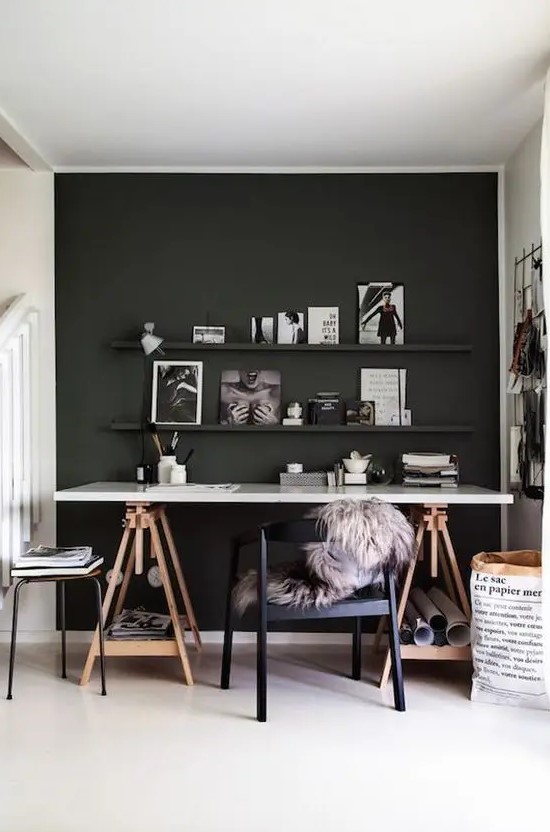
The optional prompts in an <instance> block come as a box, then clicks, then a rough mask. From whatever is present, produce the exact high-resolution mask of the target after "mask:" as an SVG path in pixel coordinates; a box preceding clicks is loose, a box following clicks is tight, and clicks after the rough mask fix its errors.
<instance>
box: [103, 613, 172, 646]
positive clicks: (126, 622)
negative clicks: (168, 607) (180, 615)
mask: <svg viewBox="0 0 550 832" xmlns="http://www.w3.org/2000/svg"><path fill="white" fill-rule="evenodd" d="M171 631H172V621H171V619H170V616H169V615H161V614H160V613H156V612H147V611H146V610H142V609H137V610H122V612H121V613H120V615H117V616H116V618H115V619H114V620H113V623H112V624H111V626H110V627H109V630H108V635H109V636H110V638H112V639H124V640H126V639H135V640H140V639H147V640H150V639H164V638H167V637H168V636H169V635H170V633H171Z"/></svg>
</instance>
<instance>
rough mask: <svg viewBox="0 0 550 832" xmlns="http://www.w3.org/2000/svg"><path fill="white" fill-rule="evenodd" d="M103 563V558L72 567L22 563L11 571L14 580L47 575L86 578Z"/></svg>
mask: <svg viewBox="0 0 550 832" xmlns="http://www.w3.org/2000/svg"><path fill="white" fill-rule="evenodd" d="M102 563H103V558H97V557H93V556H92V557H91V558H90V559H89V560H88V562H87V563H85V564H82V565H81V566H70V565H67V564H65V565H62V566H54V565H52V564H50V563H48V564H42V565H38V566H37V565H36V564H35V565H26V564H25V565H22V564H21V561H19V562H18V563H16V565H15V566H14V567H13V569H12V570H11V574H12V577H13V578H39V577H46V576H47V575H61V576H62V577H63V576H66V577H70V576H71V575H72V576H84V575H89V574H90V572H93V571H94V569H97V568H98V566H101V564H102Z"/></svg>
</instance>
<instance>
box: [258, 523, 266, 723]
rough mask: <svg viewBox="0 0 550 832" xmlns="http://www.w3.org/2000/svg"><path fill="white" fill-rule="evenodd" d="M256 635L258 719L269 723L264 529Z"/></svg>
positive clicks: (259, 573)
mask: <svg viewBox="0 0 550 832" xmlns="http://www.w3.org/2000/svg"><path fill="white" fill-rule="evenodd" d="M257 628H258V629H257V634H256V651H257V653H256V665H257V666H256V719H257V720H258V722H266V721H267V541H266V536H265V532H264V531H263V529H262V532H261V536H260V546H259V563H258V624H257Z"/></svg>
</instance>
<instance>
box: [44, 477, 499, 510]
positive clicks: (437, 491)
mask: <svg viewBox="0 0 550 832" xmlns="http://www.w3.org/2000/svg"><path fill="white" fill-rule="evenodd" d="M343 497H346V498H348V497H351V498H356V499H363V500H368V499H370V498H371V497H377V498H378V499H379V500H383V501H384V502H386V503H397V504H402V505H413V504H415V505H418V504H421V505H429V504H439V505H504V504H506V503H513V502H514V498H513V495H512V494H506V493H501V492H500V491H491V490H490V489H488V488H480V487H479V486H477V485H460V486H459V487H458V488H444V489H442V488H417V487H416V486H413V487H408V488H407V487H405V486H402V485H378V486H367V487H365V486H362V485H348V486H344V487H342V488H329V487H327V486H315V487H311V486H281V485H271V484H267V483H266V484H264V483H242V484H240V485H239V486H238V488H237V490H236V491H195V490H193V489H189V491H186V490H185V488H184V487H183V486H180V487H178V488H174V487H170V486H168V487H167V488H166V489H162V490H161V489H159V488H156V489H154V490H152V491H148V490H147V488H146V486H143V485H137V484H136V483H133V482H91V483H86V484H85V485H79V486H76V487H75V488H65V489H63V491H56V492H55V500H56V501H57V502H61V503H330V502H332V501H333V500H340V499H342V498H343Z"/></svg>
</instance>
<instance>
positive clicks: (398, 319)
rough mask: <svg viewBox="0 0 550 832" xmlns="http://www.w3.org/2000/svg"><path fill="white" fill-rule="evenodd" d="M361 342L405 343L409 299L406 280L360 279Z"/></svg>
mask: <svg viewBox="0 0 550 832" xmlns="http://www.w3.org/2000/svg"><path fill="white" fill-rule="evenodd" d="M357 289H358V293H359V298H358V300H359V343H360V344H380V345H384V344H388V345H391V344H402V343H403V342H404V335H405V299H404V288H403V284H402V283H360V284H359V285H358V287H357Z"/></svg>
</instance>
